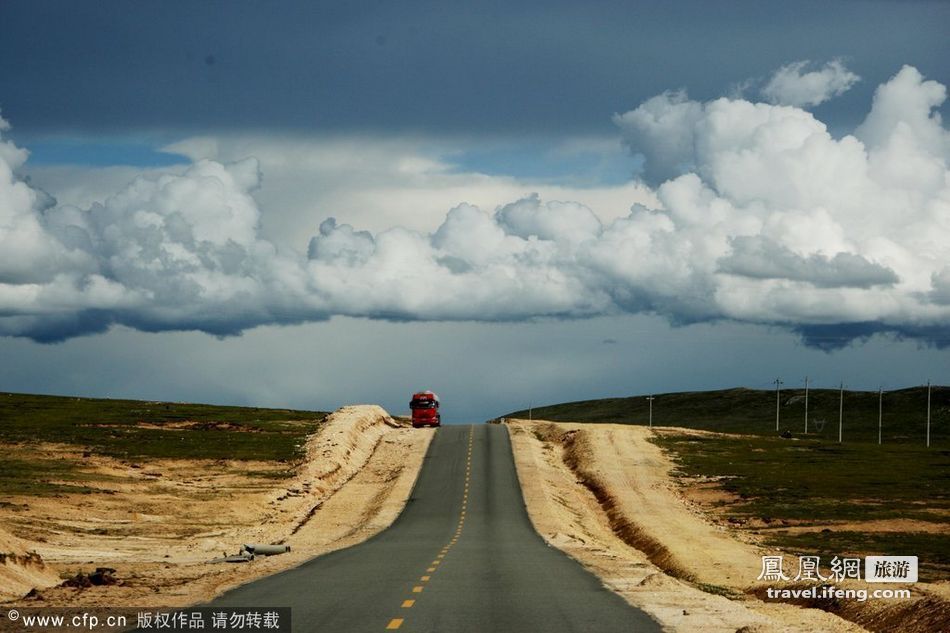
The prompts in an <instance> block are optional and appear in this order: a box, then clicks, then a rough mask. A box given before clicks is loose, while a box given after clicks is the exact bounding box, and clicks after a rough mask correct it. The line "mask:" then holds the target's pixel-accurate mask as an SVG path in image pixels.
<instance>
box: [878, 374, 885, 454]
mask: <svg viewBox="0 0 950 633" xmlns="http://www.w3.org/2000/svg"><path fill="white" fill-rule="evenodd" d="M883 419H884V387H881V388H880V389H879V390H878V392H877V445H878V446H880V445H881V422H882V420H883Z"/></svg>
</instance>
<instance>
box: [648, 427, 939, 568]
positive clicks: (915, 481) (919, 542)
mask: <svg viewBox="0 0 950 633" xmlns="http://www.w3.org/2000/svg"><path fill="white" fill-rule="evenodd" d="M654 441H655V442H656V443H657V444H659V445H660V446H661V447H663V448H664V449H666V450H667V451H668V452H669V453H670V454H671V455H672V456H673V458H674V460H675V462H676V464H677V467H678V471H677V472H676V473H675V474H676V475H678V476H681V477H684V478H686V479H685V480H686V481H688V479H689V478H693V477H715V478H717V479H719V485H720V486H721V487H722V488H723V489H724V490H727V491H729V492H731V493H732V494H734V495H735V496H736V497H737V499H738V500H737V501H736V502H735V503H730V504H724V505H723V506H722V507H720V508H719V509H718V511H719V512H722V513H723V514H724V515H726V516H728V517H730V518H731V519H733V520H735V521H736V522H737V523H739V524H740V525H741V524H742V522H743V519H758V520H759V521H758V522H757V523H765V524H766V526H767V527H766V528H765V529H763V530H762V533H763V534H765V535H767V543H769V544H772V545H775V546H777V547H781V548H783V549H786V550H788V551H793V552H798V553H817V554H822V555H826V556H828V557H831V556H836V555H837V556H843V555H847V554H861V555H868V554H883V555H916V556H918V557H920V564H921V568H922V570H924V577H925V579H935V578H947V577H950V525H948V524H950V450H942V449H934V448H930V449H927V448H926V447H923V446H912V445H906V444H892V445H885V446H878V445H877V444H867V443H852V444H837V443H829V442H827V441H822V440H816V439H808V440H801V441H798V440H783V439H781V438H775V437H717V436H707V437H697V436H695V435H679V434H663V435H661V436H659V437H657V438H656V439H655V440H654ZM886 519H913V520H917V521H925V522H928V523H932V524H934V525H935V527H938V526H941V525H942V526H943V528H944V529H943V532H944V533H943V534H939V533H931V532H927V533H924V532H880V533H874V532H862V531H860V530H855V529H854V528H853V527H852V528H846V529H841V530H838V529H835V528H834V526H833V524H834V523H836V522H844V523H859V522H863V521H872V520H886ZM784 523H789V524H794V525H830V526H831V527H828V528H826V529H825V530H824V531H818V532H806V533H800V534H789V533H785V531H784V530H783V529H782V526H783V524H784Z"/></svg>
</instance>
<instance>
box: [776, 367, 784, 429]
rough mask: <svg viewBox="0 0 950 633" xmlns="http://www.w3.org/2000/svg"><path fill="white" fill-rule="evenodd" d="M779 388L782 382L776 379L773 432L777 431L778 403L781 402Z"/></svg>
mask: <svg viewBox="0 0 950 633" xmlns="http://www.w3.org/2000/svg"><path fill="white" fill-rule="evenodd" d="M781 386H782V381H781V380H779V379H778V378H776V379H775V430H776V432H777V431H778V420H779V411H780V408H779V403H780V401H781V396H780V394H781Z"/></svg>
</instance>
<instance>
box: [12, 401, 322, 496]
mask: <svg viewBox="0 0 950 633" xmlns="http://www.w3.org/2000/svg"><path fill="white" fill-rule="evenodd" d="M325 415H326V414H325V413H324V412H319V411H295V410H289V409H262V408H251V407H227V406H214V405H205V404H186V403H178V402H143V401H137V400H106V399H97V398H71V397H60V396H40V395H27V394H14V393H0V445H4V446H7V447H8V450H6V451H4V454H3V456H0V494H57V493H60V492H86V491H87V490H86V488H85V487H84V486H83V481H85V475H84V474H83V472H82V468H81V461H70V460H65V459H34V458H31V459H29V460H25V459H22V456H18V453H23V452H24V449H28V448H29V447H30V446H34V445H38V444H40V443H46V442H52V443H56V444H66V445H71V446H75V447H76V448H77V450H82V451H88V452H89V453H92V454H97V455H106V456H110V457H115V458H119V459H126V460H140V461H144V460H148V459H150V458H153V459H162V458H165V459H169V458H170V459H212V460H221V459H228V460H263V461H276V462H286V463H288V464H289V463H293V462H294V461H296V460H297V459H298V458H299V457H300V450H301V446H302V445H303V444H304V442H305V441H306V437H307V435H309V434H310V433H313V432H314V431H315V430H316V429H317V427H318V425H319V424H320V422H321V420H322V419H323V417H324V416H325ZM101 479H102V477H101V475H100V476H97V477H96V480H97V481H99V480H101Z"/></svg>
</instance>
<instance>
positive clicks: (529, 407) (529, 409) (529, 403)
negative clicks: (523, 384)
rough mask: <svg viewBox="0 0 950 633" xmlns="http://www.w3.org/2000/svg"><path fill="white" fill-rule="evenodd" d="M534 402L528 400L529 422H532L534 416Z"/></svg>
mask: <svg viewBox="0 0 950 633" xmlns="http://www.w3.org/2000/svg"><path fill="white" fill-rule="evenodd" d="M533 404H534V403H533V402H528V422H531V421H532V418H531V406H532V405H533Z"/></svg>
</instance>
